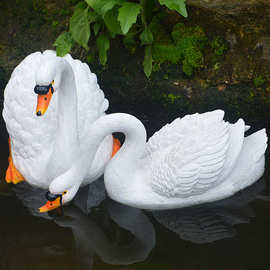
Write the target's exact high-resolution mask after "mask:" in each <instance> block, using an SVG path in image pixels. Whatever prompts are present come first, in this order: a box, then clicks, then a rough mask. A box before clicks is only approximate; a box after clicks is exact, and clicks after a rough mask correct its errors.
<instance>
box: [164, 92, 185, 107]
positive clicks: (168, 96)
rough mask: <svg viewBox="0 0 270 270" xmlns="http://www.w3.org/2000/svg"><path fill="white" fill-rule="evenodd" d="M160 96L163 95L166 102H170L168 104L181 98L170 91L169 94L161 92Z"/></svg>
mask: <svg viewBox="0 0 270 270" xmlns="http://www.w3.org/2000/svg"><path fill="white" fill-rule="evenodd" d="M162 96H163V98H165V100H166V102H167V103H170V104H174V103H175V102H176V101H178V100H179V99H180V98H181V96H179V95H174V94H172V93H170V94H163V95H162Z"/></svg>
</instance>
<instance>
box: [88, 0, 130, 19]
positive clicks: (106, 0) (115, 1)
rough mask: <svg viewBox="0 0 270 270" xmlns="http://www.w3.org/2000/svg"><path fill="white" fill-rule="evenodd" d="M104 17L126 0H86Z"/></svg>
mask: <svg viewBox="0 0 270 270" xmlns="http://www.w3.org/2000/svg"><path fill="white" fill-rule="evenodd" d="M85 1H86V2H87V4H88V5H89V6H90V7H91V8H93V9H94V10H95V11H96V12H97V13H98V14H99V15H101V16H102V17H104V16H105V14H106V13H107V12H108V11H109V10H111V9H112V8H113V7H114V6H115V5H121V4H123V3H124V2H125V0H85Z"/></svg>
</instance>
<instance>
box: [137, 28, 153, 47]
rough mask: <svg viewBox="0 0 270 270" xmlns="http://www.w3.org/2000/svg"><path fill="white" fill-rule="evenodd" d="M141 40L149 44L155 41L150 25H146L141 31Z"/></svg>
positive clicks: (143, 43) (144, 43)
mask: <svg viewBox="0 0 270 270" xmlns="http://www.w3.org/2000/svg"><path fill="white" fill-rule="evenodd" d="M140 40H141V42H142V45H149V44H152V43H153V40H154V38H153V34H152V32H151V30H150V29H149V28H148V27H146V28H145V29H144V30H143V32H142V33H141V35H140Z"/></svg>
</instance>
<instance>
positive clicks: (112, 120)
mask: <svg viewBox="0 0 270 270" xmlns="http://www.w3.org/2000/svg"><path fill="white" fill-rule="evenodd" d="M114 132H121V133H124V135H125V142H124V144H123V146H122V147H121V148H120V150H119V151H118V153H117V154H116V155H115V156H114V158H113V159H112V161H111V162H110V163H114V164H115V163H117V164H118V165H119V162H120V163H121V162H125V165H126V164H127V163H128V165H130V166H131V165H132V164H133V163H132V162H134V161H136V160H138V159H139V158H140V157H141V155H142V154H143V152H144V149H145V144H146V131H145V128H144V125H143V124H142V122H141V121H140V120H138V119H137V118H136V117H134V116H132V115H129V114H125V113H114V114H109V115H105V116H103V117H101V118H99V119H98V120H97V121H96V122H94V123H93V125H92V127H91V131H90V134H89V144H88V145H90V148H89V151H87V152H88V153H91V158H93V157H94V154H95V153H96V151H97V148H98V146H99V145H100V143H101V142H102V140H103V139H104V137H106V136H107V135H109V134H111V133H114ZM92 155H93V157H92ZM126 169H128V168H127V166H126Z"/></svg>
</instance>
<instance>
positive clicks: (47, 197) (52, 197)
mask: <svg viewBox="0 0 270 270" xmlns="http://www.w3.org/2000/svg"><path fill="white" fill-rule="evenodd" d="M61 196H62V195H61V194H51V193H50V192H49V191H47V192H46V194H45V197H46V199H47V200H48V201H50V202H52V201H54V200H56V199H57V198H58V197H61Z"/></svg>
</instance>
